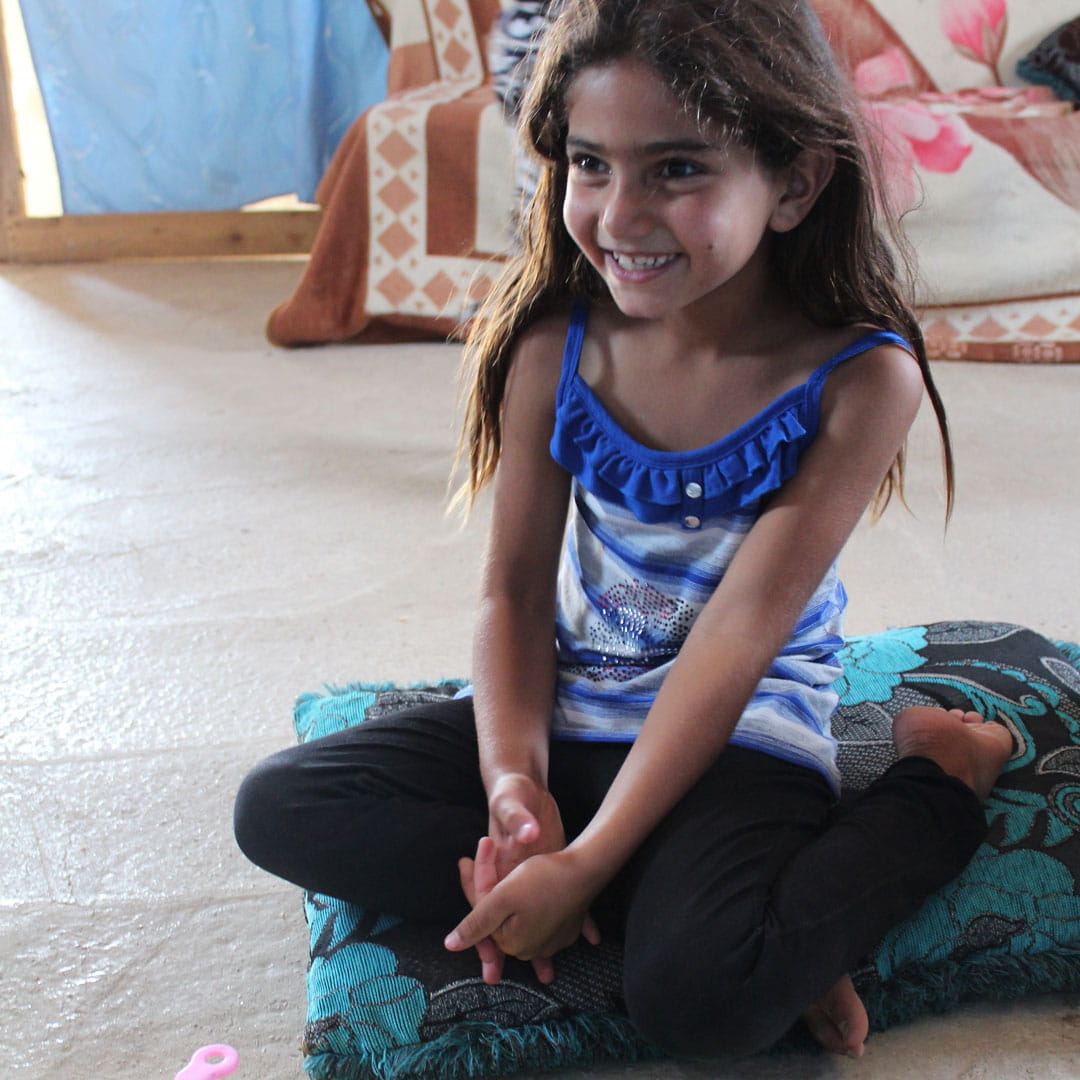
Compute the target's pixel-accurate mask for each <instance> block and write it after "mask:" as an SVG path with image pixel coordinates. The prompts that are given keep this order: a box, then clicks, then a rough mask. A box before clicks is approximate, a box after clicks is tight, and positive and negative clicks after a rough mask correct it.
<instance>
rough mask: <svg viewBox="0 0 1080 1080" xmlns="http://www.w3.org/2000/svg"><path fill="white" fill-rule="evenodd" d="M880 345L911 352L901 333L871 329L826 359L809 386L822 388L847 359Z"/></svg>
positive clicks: (816, 388)
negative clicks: (893, 346)
mask: <svg viewBox="0 0 1080 1080" xmlns="http://www.w3.org/2000/svg"><path fill="white" fill-rule="evenodd" d="M879 345H899V346H900V348H901V349H903V350H904V351H905V352H909V353H910V352H911V346H910V345H909V344H908V343H907V342H906V341H905V340H904V339H903V338H902V337H901V336H900V335H899V334H894V333H893V332H892V331H891V330H871V331H870V332H869V333H866V334H863V336H862V337H861V338H856V339H855V341H853V342H852V343H851V344H850V345H848V346H847V347H846V348H843V349H841V350H840V351H839V352H838V353H837V354H836V355H835V356H832V357H830V358H829V359H828V360H826V361H825V363H824V364H822V365H821V367H819V368H818V369H817V371H815V372H814V374H813V375H811V376H810V380H809V383H808V388H812V389H813V390H820V388H821V384H822V383H823V382H824V381H825V380H826V379H827V378H828V377H829V375H831V374H832V372H833V371H835V370H836V368H838V367H839V366H840V365H841V364H842V363H844V361H845V360H850V359H851V358H852V357H855V356H858V355H860V354H861V353H864V352H869V351H870V350H871V349H876V348H877V347H878V346H879ZM913 355H914V354H913Z"/></svg>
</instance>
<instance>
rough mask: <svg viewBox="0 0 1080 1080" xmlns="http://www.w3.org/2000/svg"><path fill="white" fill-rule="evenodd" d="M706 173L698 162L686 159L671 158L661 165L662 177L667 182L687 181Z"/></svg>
mask: <svg viewBox="0 0 1080 1080" xmlns="http://www.w3.org/2000/svg"><path fill="white" fill-rule="evenodd" d="M704 171H705V170H704V169H703V168H702V167H701V166H700V165H699V164H698V163H697V162H695V161H687V160H686V159H685V158H670V159H669V160H667V161H665V162H663V163H662V164H661V165H660V176H661V177H662V178H663V179H665V180H685V179H686V178H688V177H691V176H700V175H701V174H702V173H703V172H704Z"/></svg>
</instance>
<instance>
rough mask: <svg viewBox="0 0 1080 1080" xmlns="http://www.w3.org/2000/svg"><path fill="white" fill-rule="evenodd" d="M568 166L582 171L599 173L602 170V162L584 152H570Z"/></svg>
mask: <svg viewBox="0 0 1080 1080" xmlns="http://www.w3.org/2000/svg"><path fill="white" fill-rule="evenodd" d="M570 167H571V168H572V169H576V170H577V171H578V172H583V173H600V172H603V171H604V163H603V162H602V161H601V160H600V159H599V158H598V157H593V155H592V154H586V153H575V154H571V155H570Z"/></svg>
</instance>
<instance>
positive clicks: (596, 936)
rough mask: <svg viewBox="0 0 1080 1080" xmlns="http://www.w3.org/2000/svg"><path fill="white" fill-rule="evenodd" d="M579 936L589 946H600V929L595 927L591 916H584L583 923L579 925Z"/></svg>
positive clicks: (594, 921)
mask: <svg viewBox="0 0 1080 1080" xmlns="http://www.w3.org/2000/svg"><path fill="white" fill-rule="evenodd" d="M581 936H582V937H583V938H584V939H585V940H586V941H587V942H588V943H589V944H590V945H599V944H600V927H599V926H597V925H596V920H595V919H593V917H592V916H591V915H586V916H585V921H584V922H583V923H582V924H581Z"/></svg>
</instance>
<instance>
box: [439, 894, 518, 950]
mask: <svg viewBox="0 0 1080 1080" xmlns="http://www.w3.org/2000/svg"><path fill="white" fill-rule="evenodd" d="M508 914H509V912H507V913H504V912H503V911H502V909H501V905H500V906H496V905H495V904H491V903H486V902H485V899H481V900H480V901H479V903H477V905H476V907H474V908H473V909H472V911H471V912H469V914H468V915H466V916H465V918H464V919H462V920H461V922H459V923H458V924H457V926H455V927H454V929H453V930H451V931H450V933H449V934H447V935H446V937H445V938H444V939H443V945H445V946H446V948H448V949H449V950H450V951H451V952H462V951H463V950H465V949H471V948H472V947H473V946H474V945H478V944H479V943H480V942H481V941H483V940H484V938H486V937H491V935H492V934H494V933H495V931H496V930H498V929H499V927H500V926H502V924H503V921H504V920H505V919H506V918H507V916H508Z"/></svg>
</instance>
